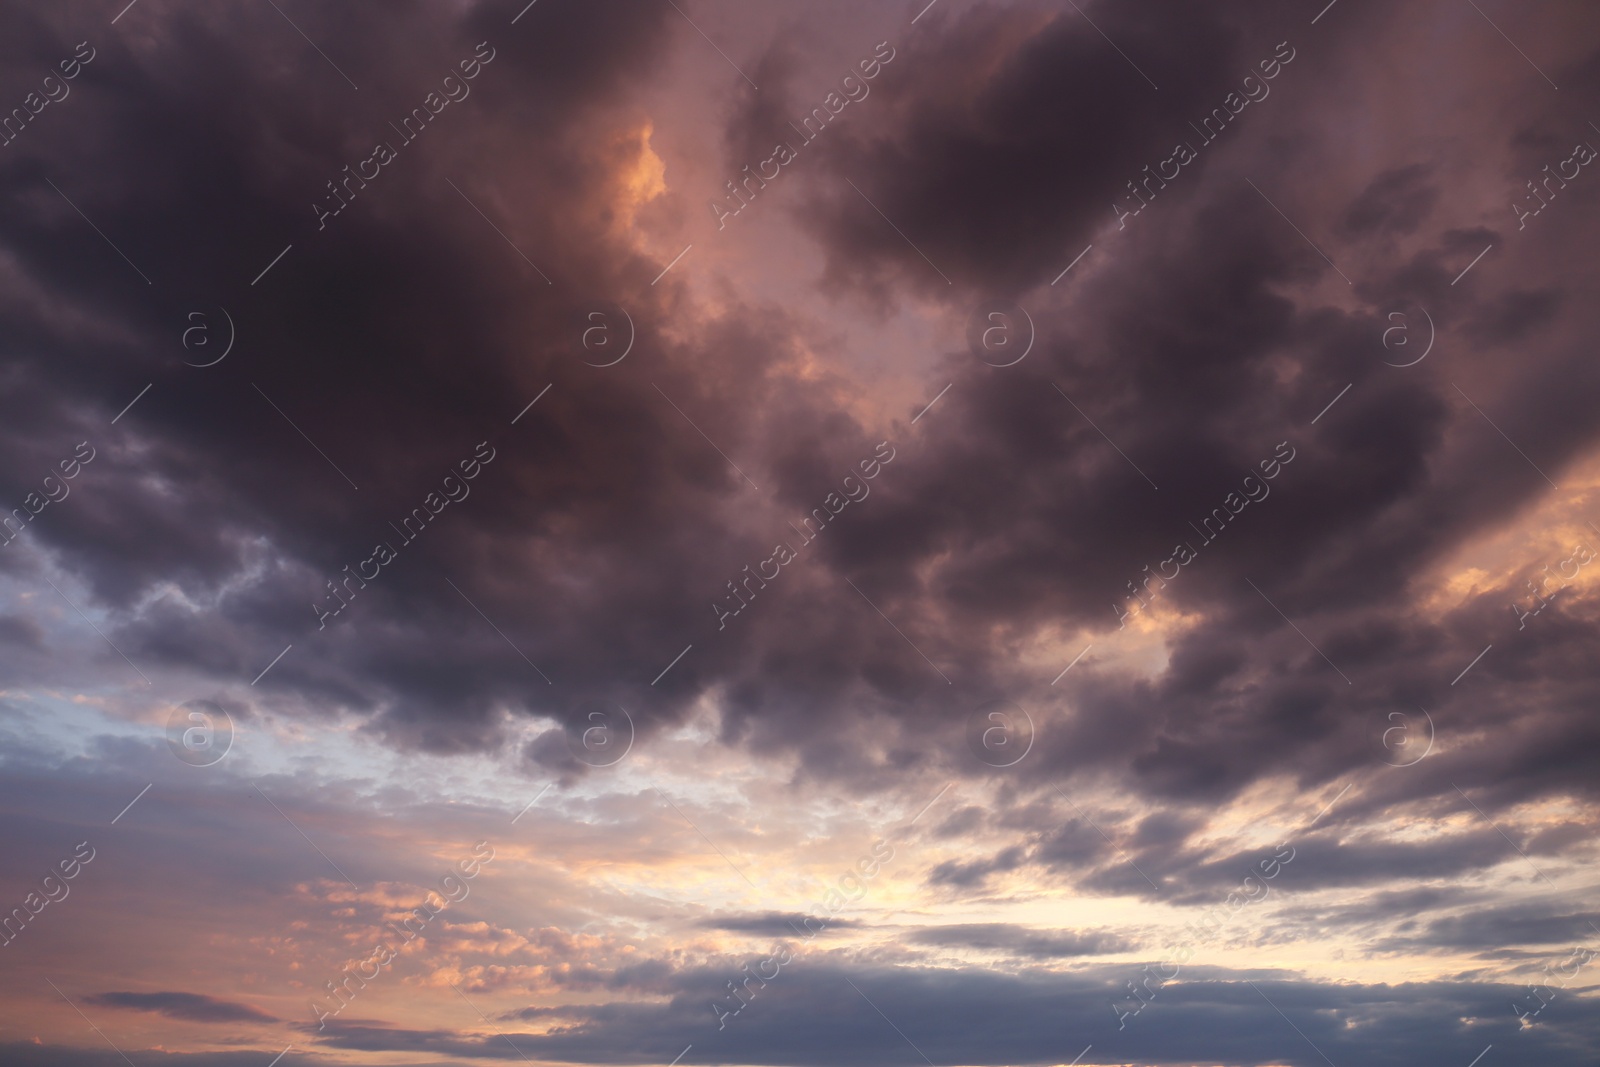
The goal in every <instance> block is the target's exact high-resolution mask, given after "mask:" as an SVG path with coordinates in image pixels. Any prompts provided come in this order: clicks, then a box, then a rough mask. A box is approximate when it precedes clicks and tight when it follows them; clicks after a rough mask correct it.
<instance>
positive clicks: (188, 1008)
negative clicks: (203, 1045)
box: [84, 993, 276, 1023]
mask: <svg viewBox="0 0 1600 1067" xmlns="http://www.w3.org/2000/svg"><path fill="white" fill-rule="evenodd" d="M84 999H86V1000H87V1001H88V1002H89V1003H90V1004H99V1005H101V1006H103V1007H107V1008H126V1009H128V1010H129V1011H148V1012H154V1013H156V1014H157V1015H165V1016H167V1017H168V1018H170V1019H186V1020H188V1021H189V1022H196V1023H239V1022H275V1021H276V1020H275V1019H274V1018H273V1016H271V1015H268V1014H267V1013H266V1012H264V1011H261V1010H259V1009H257V1008H252V1007H251V1006H250V1005H248V1004H239V1003H236V1002H234V1001H231V1000H219V999H218V998H216V997H208V996H205V995H204V994H201V993H96V994H94V995H93V996H90V997H86V998H84Z"/></svg>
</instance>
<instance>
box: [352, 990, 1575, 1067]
mask: <svg viewBox="0 0 1600 1067" xmlns="http://www.w3.org/2000/svg"><path fill="white" fill-rule="evenodd" d="M1126 970H1127V969H1126V968H1124V969H1122V970H1118V969H1116V968H1110V967H1108V968H1098V969H1096V970H1095V971H1094V972H1092V973H1088V972H1085V973H1078V974H1074V975H1070V976H1068V975H1055V974H1050V973H1048V972H1043V971H1028V972H1024V973H1022V974H1019V975H997V974H993V973H985V972H980V971H973V970H961V971H940V970H912V969H905V968H902V969H899V970H896V971H882V970H872V969H862V968H851V969H848V970H845V969H835V968H826V969H816V968H813V969H811V970H807V971H799V972H797V973H796V974H795V975H794V976H793V981H792V983H790V984H788V985H784V984H783V983H785V982H789V981H790V979H789V976H788V975H784V976H783V978H781V979H780V980H779V981H778V982H775V983H774V984H773V986H772V987H771V988H769V989H767V990H763V991H761V993H759V994H758V995H757V996H756V998H755V999H754V1000H753V1001H752V1002H751V1004H750V1005H749V1006H748V1007H747V1008H746V1009H745V1010H744V1011H743V1012H741V1013H740V1016H739V1017H738V1018H736V1019H730V1020H729V1021H728V1026H727V1027H726V1028H725V1029H724V1030H721V1031H718V1030H717V1028H716V1026H715V1021H716V1020H715V1018H714V1017H713V1015H712V1013H711V1012H710V1011H709V1010H707V1009H705V1007H704V1006H703V1005H702V1004H701V1003H699V1001H698V1000H697V999H696V1000H691V999H689V998H679V999H675V1000H674V1001H673V1002H672V1003H671V1004H667V1005H656V1004H649V1005H644V1004H635V1005H626V1004H606V1005H598V1006H590V1007H583V1008H577V1009H574V1010H573V1011H572V1012H570V1013H565V1012H564V1013H563V1014H568V1015H570V1016H571V1018H572V1019H573V1020H574V1021H573V1022H572V1023H571V1024H570V1025H568V1026H566V1027H563V1028H561V1029H559V1030H557V1031H553V1032H550V1033H545V1034H519V1033H508V1034H507V1035H506V1036H507V1037H508V1038H509V1041H507V1040H501V1039H499V1038H498V1037H490V1038H478V1037H470V1038H469V1037H464V1036H461V1035H458V1034H454V1033H450V1032H445V1031H439V1030H406V1029H384V1028H378V1027H375V1026H360V1027H350V1026H340V1027H335V1026H334V1025H330V1026H329V1028H328V1030H329V1033H328V1035H327V1036H326V1037H325V1039H324V1040H325V1043H326V1044H328V1045H330V1046H333V1047H336V1048H342V1049H354V1050H361V1051H367V1052H376V1051H407V1052H432V1053H435V1054H442V1055H454V1056H461V1057H465V1058H472V1059H515V1058H516V1056H517V1052H516V1051H514V1049H513V1048H512V1047H511V1046H515V1048H517V1049H520V1050H521V1051H522V1053H523V1054H525V1055H527V1056H530V1057H536V1058H539V1057H542V1058H548V1059H554V1060H566V1061H569V1062H578V1063H651V1062H659V1061H661V1060H663V1059H666V1060H670V1059H671V1057H672V1056H674V1055H677V1054H679V1053H680V1052H681V1051H682V1050H683V1048H684V1046H685V1044H691V1043H692V1044H693V1045H694V1047H695V1050H696V1051H697V1052H699V1053H700V1054H701V1055H702V1057H704V1058H705V1059H706V1060H707V1061H708V1062H726V1063H752V1064H770V1065H774V1067H777V1065H789V1064H804V1063H810V1062H816V1061H817V1060H819V1059H827V1060H828V1061H829V1062H834V1063H843V1064H850V1065H854V1064H869V1063H896V1064H899V1063H904V1064H911V1063H923V1062H925V1061H924V1059H923V1058H922V1056H921V1055H919V1052H918V1049H921V1050H929V1049H937V1050H940V1051H941V1052H942V1053H943V1056H942V1057H941V1059H944V1060H947V1061H951V1062H957V1063H971V1064H1005V1063H1062V1062H1067V1061H1070V1059H1071V1058H1072V1057H1073V1056H1076V1055H1079V1054H1080V1053H1081V1052H1082V1051H1083V1049H1084V1046H1086V1045H1089V1044H1093V1045H1094V1049H1095V1051H1094V1053H1093V1055H1092V1057H1091V1061H1093V1062H1101V1063H1109V1062H1130V1061H1131V1062H1150V1063H1187V1062H1202V1063H1248V1064H1266V1063H1292V1064H1309V1063H1313V1062H1322V1061H1321V1059H1320V1058H1319V1054H1318V1053H1319V1050H1320V1052H1321V1054H1322V1055H1326V1056H1328V1057H1330V1058H1331V1060H1332V1062H1335V1063H1342V1062H1352V1063H1373V1064H1378V1065H1380V1067H1388V1065H1391V1064H1392V1065H1395V1067H1399V1065H1401V1064H1410V1065H1413V1067H1460V1065H1461V1064H1464V1063H1467V1062H1469V1061H1470V1060H1471V1059H1472V1057H1473V1056H1475V1055H1477V1054H1478V1053H1480V1052H1482V1051H1483V1048H1484V1046H1485V1045H1487V1044H1490V1043H1493V1044H1494V1045H1496V1047H1498V1048H1505V1049H1509V1050H1513V1051H1514V1052H1516V1053H1517V1054H1519V1055H1521V1056H1525V1057H1529V1058H1537V1059H1539V1060H1540V1061H1541V1062H1548V1063H1552V1064H1559V1065H1567V1064H1571V1065H1578V1064H1582V1063H1586V1062H1587V1060H1586V1059H1585V1058H1584V1057H1585V1056H1586V1054H1587V1053H1586V1051H1585V1046H1586V1045H1587V1043H1589V1042H1591V1041H1592V1040H1593V1039H1594V1036H1595V1033H1596V1030H1597V1028H1600V1015H1597V1012H1596V1009H1595V1007H1594V1005H1593V1004H1592V1003H1591V1002H1590V1001H1589V1000H1588V999H1585V998H1573V999H1572V1000H1570V1001H1568V1002H1567V1004H1566V1007H1567V1014H1566V1015H1565V1017H1563V1018H1561V1019H1559V1020H1555V1019H1552V1020H1551V1021H1550V1022H1548V1023H1541V1025H1539V1026H1537V1027H1535V1028H1532V1029H1530V1030H1527V1031H1525V1032H1522V1033H1518V1032H1517V1021H1516V1019H1515V1017H1514V1016H1513V1015H1512V1014H1511V1013H1510V1012H1509V1011H1508V1010H1507V1009H1506V1007H1505V1004H1506V1001H1507V1000H1508V999H1510V998H1511V997H1512V996H1514V995H1516V994H1517V993H1519V992H1522V990H1520V989H1517V988H1515V987H1510V986H1501V985H1488V984H1482V985H1474V984H1470V983H1449V982H1433V983H1410V984H1404V985H1395V986H1389V985H1383V984H1358V983H1350V984H1344V985H1332V984H1327V985H1322V984H1316V983H1307V982H1299V981H1295V980H1292V979H1285V978H1284V977H1283V976H1281V975H1275V974H1273V973H1272V972H1267V971H1233V972H1225V971H1218V970H1216V969H1214V968H1207V969H1205V970H1204V971H1203V972H1202V973H1201V974H1198V975H1197V976H1196V978H1195V979H1194V980H1193V981H1188V982H1184V983H1181V984H1174V985H1171V986H1167V987H1164V988H1163V989H1162V990H1161V991H1160V993H1159V994H1158V995H1157V997H1156V998H1155V999H1154V1000H1153V1001H1152V1002H1151V1003H1150V1004H1149V1005H1148V1006H1147V1007H1146V1009H1145V1011H1144V1012H1142V1013H1141V1014H1140V1016H1139V1017H1138V1018H1137V1019H1134V1020H1131V1021H1130V1022H1129V1024H1128V1026H1127V1027H1126V1028H1125V1029H1123V1030H1121V1031H1119V1030H1118V1029H1117V1023H1118V1019H1117V1016H1116V1013H1115V1012H1114V1011H1113V1010H1112V1008H1111V1006H1110V1005H1111V1002H1112V999H1113V998H1114V997H1117V996H1123V997H1125V996H1126V995H1127V994H1126V992H1125V990H1123V989H1122V986H1121V982H1122V980H1123V979H1125V978H1127V977H1128V975H1127V974H1126V973H1125V971H1126ZM846 979H848V981H847V980H846ZM1250 981H1253V982H1254V983H1255V985H1256V986H1257V987H1258V988H1255V989H1253V988H1251V986H1250V985H1249V984H1247V982H1250ZM852 984H854V985H855V986H856V987H857V988H856V989H852V988H851V985H852ZM869 998H870V999H869ZM1278 1010H1281V1011H1282V1012H1283V1014H1282V1015H1279V1014H1278ZM702 1016H703V1017H702ZM1285 1017H1287V1020H1288V1021H1285ZM818 1019H826V1020H827V1021H828V1025H827V1026H825V1027H820V1028H819V1027H818V1026H817V1025H816V1021H817V1020H818ZM886 1020H892V1022H891V1021H886ZM897 1031H898V1032H897Z"/></svg>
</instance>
